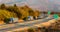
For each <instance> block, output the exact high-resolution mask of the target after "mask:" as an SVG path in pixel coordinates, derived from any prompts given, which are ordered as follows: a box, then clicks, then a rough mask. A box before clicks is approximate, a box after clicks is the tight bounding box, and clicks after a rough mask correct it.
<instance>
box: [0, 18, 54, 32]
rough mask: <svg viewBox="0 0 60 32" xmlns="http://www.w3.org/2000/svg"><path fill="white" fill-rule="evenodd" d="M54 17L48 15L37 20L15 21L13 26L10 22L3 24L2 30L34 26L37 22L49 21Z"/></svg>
mask: <svg viewBox="0 0 60 32" xmlns="http://www.w3.org/2000/svg"><path fill="white" fill-rule="evenodd" d="M52 19H53V18H52V17H47V18H44V19H39V20H35V21H29V22H24V23H15V24H13V25H12V26H10V25H9V24H6V25H1V27H2V28H1V27H0V32H5V31H12V30H14V29H17V28H24V27H32V26H33V25H35V24H40V23H43V22H47V21H49V20H52Z"/></svg>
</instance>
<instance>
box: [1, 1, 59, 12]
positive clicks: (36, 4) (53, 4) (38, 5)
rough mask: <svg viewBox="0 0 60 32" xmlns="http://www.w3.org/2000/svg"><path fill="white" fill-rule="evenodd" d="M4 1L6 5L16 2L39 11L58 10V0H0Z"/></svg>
mask: <svg viewBox="0 0 60 32" xmlns="http://www.w3.org/2000/svg"><path fill="white" fill-rule="evenodd" d="M1 3H5V4H7V5H12V4H15V3H16V4H17V5H18V6H22V5H25V4H27V5H28V6H30V7H31V8H33V9H38V10H40V11H47V10H50V11H56V12H60V0H0V4H1Z"/></svg>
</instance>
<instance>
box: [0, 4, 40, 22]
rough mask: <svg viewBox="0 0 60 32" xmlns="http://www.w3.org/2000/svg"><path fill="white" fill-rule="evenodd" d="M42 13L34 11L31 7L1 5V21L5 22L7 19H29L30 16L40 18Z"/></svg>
mask: <svg viewBox="0 0 60 32" xmlns="http://www.w3.org/2000/svg"><path fill="white" fill-rule="evenodd" d="M39 14H40V12H39V11H38V10H36V11H35V10H33V9H32V8H30V7H29V6H27V5H25V6H17V5H16V4H14V5H13V6H6V5H5V4H1V5H0V20H1V21H4V19H6V18H10V17H14V18H15V17H17V18H19V19H22V20H23V19H27V17H28V16H34V17H35V16H39Z"/></svg>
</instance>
